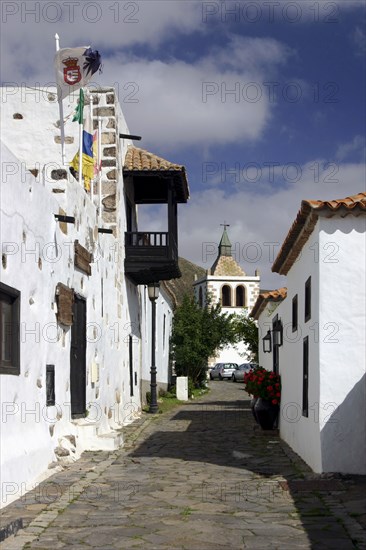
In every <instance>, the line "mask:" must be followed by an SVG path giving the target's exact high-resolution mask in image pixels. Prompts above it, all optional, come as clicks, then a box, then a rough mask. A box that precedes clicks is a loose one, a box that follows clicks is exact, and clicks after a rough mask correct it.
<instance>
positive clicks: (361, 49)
mask: <svg viewBox="0 0 366 550" xmlns="http://www.w3.org/2000/svg"><path fill="white" fill-rule="evenodd" d="M352 39H353V43H354V44H355V46H356V55H357V56H360V57H362V58H363V59H364V58H365V55H366V33H365V31H364V30H363V29H362V28H361V27H359V26H357V27H356V28H355V30H354V32H353V35H352Z"/></svg>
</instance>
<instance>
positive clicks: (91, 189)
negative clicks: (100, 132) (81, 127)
mask: <svg viewBox="0 0 366 550" xmlns="http://www.w3.org/2000/svg"><path fill="white" fill-rule="evenodd" d="M90 124H91V129H92V136H93V141H94V124H93V96H92V94H91V92H90ZM92 151H93V172H94V143H93V142H92ZM90 198H91V200H92V203H93V204H94V173H93V177H92V179H91V180H90Z"/></svg>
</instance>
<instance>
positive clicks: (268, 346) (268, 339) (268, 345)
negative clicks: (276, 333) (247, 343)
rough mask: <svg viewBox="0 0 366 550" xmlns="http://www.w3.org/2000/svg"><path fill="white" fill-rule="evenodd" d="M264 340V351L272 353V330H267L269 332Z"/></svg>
mask: <svg viewBox="0 0 366 550" xmlns="http://www.w3.org/2000/svg"><path fill="white" fill-rule="evenodd" d="M262 342H263V351H264V353H271V351H272V338H271V331H270V330H267V334H266V335H265V337H264V338H263V340H262Z"/></svg>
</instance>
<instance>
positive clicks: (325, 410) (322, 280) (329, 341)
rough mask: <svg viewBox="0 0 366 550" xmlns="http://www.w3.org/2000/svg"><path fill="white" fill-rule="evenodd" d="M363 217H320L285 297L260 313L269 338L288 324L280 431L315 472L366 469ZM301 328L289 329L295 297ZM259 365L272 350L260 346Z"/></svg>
mask: <svg viewBox="0 0 366 550" xmlns="http://www.w3.org/2000/svg"><path fill="white" fill-rule="evenodd" d="M365 246H366V244H365V218H364V217H362V216H360V217H359V218H355V217H354V216H348V217H346V218H341V217H340V216H337V215H336V216H334V217H332V218H325V217H324V218H323V217H321V218H320V219H318V222H317V224H316V226H315V229H314V231H313V233H312V234H311V236H310V238H309V240H308V241H307V242H306V244H305V246H304V247H303V249H302V252H301V255H300V257H299V258H298V260H297V261H296V262H295V264H294V265H293V266H292V268H291V269H290V271H289V273H288V275H287V298H286V299H285V300H284V301H283V302H281V303H280V304H279V305H278V307H277V308H276V309H275V310H274V311H273V312H272V313H271V312H270V311H271V306H272V304H268V305H267V307H266V309H265V310H264V311H263V312H262V313H261V315H260V317H259V327H260V333H261V334H262V336H263V335H265V333H266V331H267V330H268V326H269V325H270V324H272V319H273V317H274V316H275V315H278V316H279V318H280V319H281V320H282V323H283V326H284V343H283V346H282V347H281V348H280V374H281V380H282V397H281V414H280V435H281V437H282V438H283V439H284V440H285V441H286V442H287V443H288V444H289V445H290V446H291V447H292V448H293V449H294V450H295V451H296V452H297V453H298V454H299V455H300V456H301V457H302V458H303V459H304V460H305V461H306V462H307V463H308V464H309V465H310V466H311V468H312V469H313V470H314V471H315V472H343V473H354V474H365V473H366V464H365V456H366V420H365V419H366V395H365V370H366V368H365V350H366V342H365V334H366V326H365V303H366V297H365V288H366V277H365V263H364V258H365V256H366V250H365ZM309 276H311V278H312V313H311V319H310V320H309V321H307V322H305V321H304V297H305V281H306V280H307V278H308V277H309ZM295 294H297V295H298V306H299V309H298V319H299V326H298V330H297V331H296V332H292V326H291V325H292V319H291V317H292V298H293V297H294V296H295ZM305 336H308V337H309V416H308V418H306V417H304V416H302V357H303V350H302V342H303V338H304V337H305ZM259 363H260V364H261V365H262V366H264V367H265V368H268V369H269V370H271V369H272V354H269V353H266V354H264V353H263V350H262V345H261V343H260V346H259Z"/></svg>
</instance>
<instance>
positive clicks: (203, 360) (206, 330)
mask: <svg viewBox="0 0 366 550" xmlns="http://www.w3.org/2000/svg"><path fill="white" fill-rule="evenodd" d="M233 320H234V315H228V314H226V313H225V314H223V313H222V311H221V307H220V305H211V303H210V301H209V302H208V303H207V304H206V305H205V306H204V307H203V308H201V307H200V306H199V305H198V303H197V302H196V300H195V299H194V298H190V297H189V296H187V295H185V296H184V298H183V301H182V304H181V305H180V306H179V307H178V308H177V309H176V311H175V315H174V319H173V327H172V336H171V350H172V358H173V360H174V361H175V371H176V373H177V375H178V376H188V377H189V378H191V380H192V382H193V383H194V384H195V385H196V386H198V385H200V384H201V383H202V382H203V381H204V380H205V379H206V369H207V363H208V358H209V357H210V356H212V355H214V353H215V352H216V351H217V350H219V349H221V348H223V347H224V346H225V345H227V344H229V343H233V342H234V341H235V339H236V338H237V336H236V332H235V331H236V327H235V325H234V324H233Z"/></svg>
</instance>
